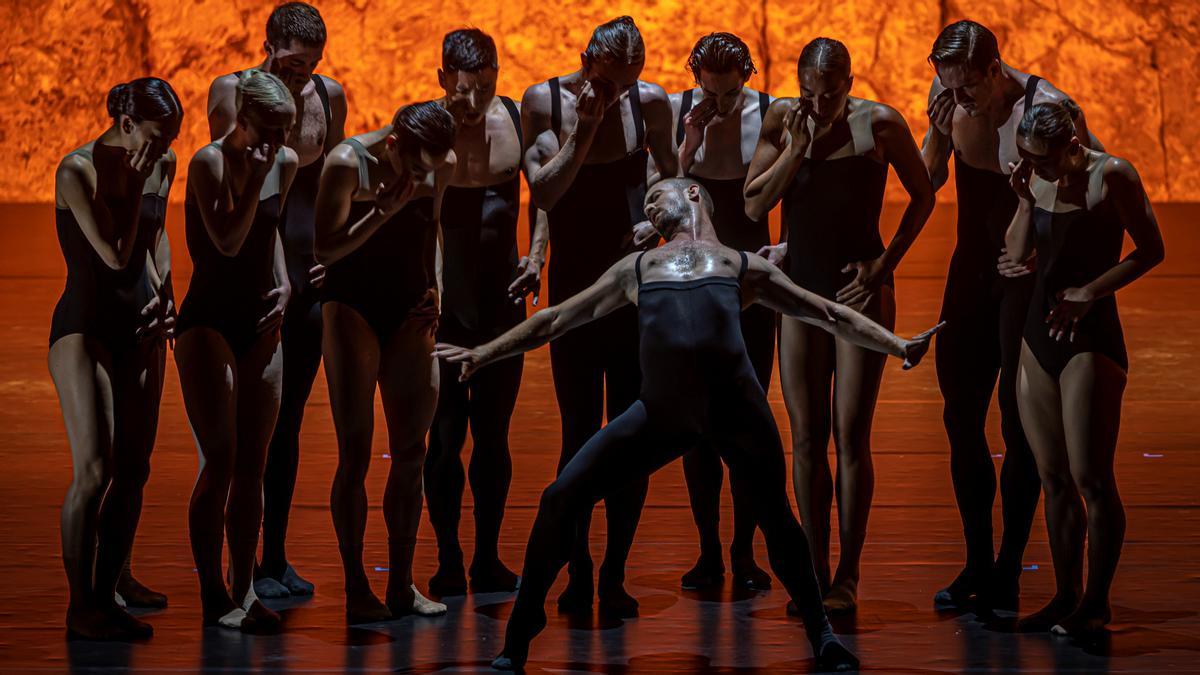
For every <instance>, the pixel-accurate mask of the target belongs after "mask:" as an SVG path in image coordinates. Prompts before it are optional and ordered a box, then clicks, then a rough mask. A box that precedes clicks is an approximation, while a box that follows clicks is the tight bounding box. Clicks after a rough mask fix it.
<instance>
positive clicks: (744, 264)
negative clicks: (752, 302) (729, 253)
mask: <svg viewBox="0 0 1200 675" xmlns="http://www.w3.org/2000/svg"><path fill="white" fill-rule="evenodd" d="M738 255H739V256H741V257H742V268H741V269H740V270H738V281H741V280H742V277H744V276H746V268H747V267H749V266H750V258H749V257H747V256H746V252H745V251H738Z"/></svg>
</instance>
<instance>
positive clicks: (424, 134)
mask: <svg viewBox="0 0 1200 675" xmlns="http://www.w3.org/2000/svg"><path fill="white" fill-rule="evenodd" d="M392 133H394V134H400V133H405V134H407V135H409V136H411V137H412V138H413V139H415V140H416V141H417V143H418V144H420V146H421V147H422V148H424V149H425V150H427V151H428V152H430V153H432V154H439V155H440V154H443V153H446V152H449V151H450V150H451V149H452V148H453V147H454V137H455V134H456V133H457V129H456V127H455V124H454V116H453V115H451V114H450V113H449V111H447V110H446V109H445V108H443V107H442V106H441V105H439V104H438V103H437V102H436V101H425V102H424V103H410V104H408V105H405V106H401V108H400V109H399V110H397V111H396V115H395V117H393V118H392Z"/></svg>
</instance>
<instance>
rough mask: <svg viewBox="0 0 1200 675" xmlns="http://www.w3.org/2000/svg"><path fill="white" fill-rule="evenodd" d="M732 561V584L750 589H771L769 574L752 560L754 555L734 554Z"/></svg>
mask: <svg viewBox="0 0 1200 675" xmlns="http://www.w3.org/2000/svg"><path fill="white" fill-rule="evenodd" d="M732 562H733V585H734V586H737V587H739V588H747V589H749V590H752V591H769V590H771V575H770V574H767V571H766V570H764V569H763V568H761V567H759V566H758V563H756V562H754V556H748V557H741V556H735V557H734V558H733V559H732Z"/></svg>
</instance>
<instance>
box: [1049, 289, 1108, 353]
mask: <svg viewBox="0 0 1200 675" xmlns="http://www.w3.org/2000/svg"><path fill="white" fill-rule="evenodd" d="M1095 302H1096V298H1095V297H1093V296H1092V293H1091V291H1088V290H1086V289H1083V288H1067V289H1063V290H1061V291H1059V292H1058V304H1057V305H1055V306H1054V308H1053V309H1051V310H1050V314H1049V315H1048V316H1047V317H1046V323H1048V324H1050V337H1051V338H1053V339H1054V340H1055V341H1058V342H1061V341H1062V339H1063V337H1064V336H1066V337H1067V339H1068V340H1069V341H1070V342H1074V341H1075V333H1076V331H1077V329H1078V328H1079V320H1080V319H1082V318H1083V317H1084V315H1085V314H1087V313H1088V310H1090V309H1091V308H1092V304H1093V303H1095Z"/></svg>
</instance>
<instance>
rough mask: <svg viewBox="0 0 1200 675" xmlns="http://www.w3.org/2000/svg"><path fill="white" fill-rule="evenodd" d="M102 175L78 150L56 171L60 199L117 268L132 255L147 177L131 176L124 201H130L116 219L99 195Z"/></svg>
mask: <svg viewBox="0 0 1200 675" xmlns="http://www.w3.org/2000/svg"><path fill="white" fill-rule="evenodd" d="M99 182H100V177H99V176H98V175H97V173H96V167H95V166H94V165H93V164H92V162H90V161H88V160H86V159H84V158H83V157H81V156H79V155H78V154H75V155H69V156H67V157H65V158H64V159H63V161H62V163H60V164H59V165H58V171H57V172H56V173H55V175H54V183H55V192H56V193H57V196H58V200H59V201H60V202H61V203H62V204H63V205H65V206H66V207H67V208H68V209H70V210H71V215H72V216H74V217H75V222H76V223H78V225H79V229H80V231H82V232H83V236H84V238H86V239H87V241H88V243H89V244H91V245H92V249H93V250H95V251H96V255H98V256H99V257H100V260H102V261H104V264H105V265H107V266H108V267H109V268H111V269H114V270H119V269H124V268H125V266H126V265H128V264H129V258H130V257H131V256H132V255H133V249H134V244H135V242H136V239H137V225H138V217H139V214H140V213H141V202H142V187H143V185H144V184H145V181H144V180H136V179H135V178H134V177H132V176H131V177H130V179H129V181H128V182H127V183H126V190H125V195H124V196H122V198H121V201H122V202H124V203H126V204H127V208H126V210H125V213H124V214H123V216H124V217H123V218H122V219H121V220H119V221H118V220H115V219H114V215H115V214H113V213H112V212H111V211H109V210H108V204H106V203H105V201H104V199H103V198H102V197H101V195H100V189H99Z"/></svg>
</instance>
